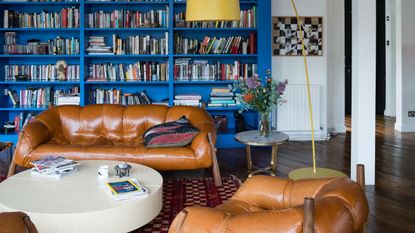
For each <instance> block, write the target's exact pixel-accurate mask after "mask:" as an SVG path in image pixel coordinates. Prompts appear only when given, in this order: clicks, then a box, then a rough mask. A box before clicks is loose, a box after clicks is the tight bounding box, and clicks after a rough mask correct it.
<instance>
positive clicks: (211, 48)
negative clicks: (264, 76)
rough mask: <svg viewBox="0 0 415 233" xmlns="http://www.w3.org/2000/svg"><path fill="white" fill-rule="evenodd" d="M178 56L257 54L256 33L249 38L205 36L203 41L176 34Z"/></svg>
mask: <svg viewBox="0 0 415 233" xmlns="http://www.w3.org/2000/svg"><path fill="white" fill-rule="evenodd" d="M174 41H175V53H176V54H255V53H256V33H254V32H252V33H250V36H249V38H244V37H242V36H231V37H227V38H226V37H221V38H217V37H209V36H205V38H204V39H203V41H199V40H198V39H189V38H184V37H183V36H182V35H179V34H175V37H174Z"/></svg>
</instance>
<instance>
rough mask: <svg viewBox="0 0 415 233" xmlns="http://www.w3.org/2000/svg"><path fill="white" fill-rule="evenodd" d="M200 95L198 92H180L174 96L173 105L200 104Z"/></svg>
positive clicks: (197, 105)
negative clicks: (180, 93)
mask: <svg viewBox="0 0 415 233" xmlns="http://www.w3.org/2000/svg"><path fill="white" fill-rule="evenodd" d="M201 100H202V96H201V95H200V94H182V95H175V96H174V105H181V106H194V107H201V106H202V102H201Z"/></svg>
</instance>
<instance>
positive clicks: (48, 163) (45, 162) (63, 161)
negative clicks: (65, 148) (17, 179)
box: [31, 156, 79, 178]
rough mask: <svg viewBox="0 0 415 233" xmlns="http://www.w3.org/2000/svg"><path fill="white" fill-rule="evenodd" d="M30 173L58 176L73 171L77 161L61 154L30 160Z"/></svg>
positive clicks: (77, 165) (76, 167)
mask: <svg viewBox="0 0 415 233" xmlns="http://www.w3.org/2000/svg"><path fill="white" fill-rule="evenodd" d="M31 164H32V165H33V168H32V174H33V175H41V176H45V177H52V178H60V177H61V176H62V175H65V174H68V173H70V172H72V171H75V170H77V169H78V167H79V163H78V162H76V161H73V160H71V159H67V158H65V157H62V156H48V157H46V158H44V159H39V160H35V161H33V162H31Z"/></svg>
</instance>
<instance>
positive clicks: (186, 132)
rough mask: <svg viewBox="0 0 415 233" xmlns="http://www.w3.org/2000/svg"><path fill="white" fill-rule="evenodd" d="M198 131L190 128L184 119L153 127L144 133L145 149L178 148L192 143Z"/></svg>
mask: <svg viewBox="0 0 415 233" xmlns="http://www.w3.org/2000/svg"><path fill="white" fill-rule="evenodd" d="M198 133H199V130H198V129H196V128H194V127H192V125H191V124H190V122H189V120H188V119H187V118H186V117H184V116H183V117H181V118H180V119H179V120H177V121H172V122H167V123H163V124H160V125H155V126H153V127H151V128H149V129H148V130H147V131H146V132H145V133H144V145H145V146H146V147H147V148H155V147H180V146H186V145H188V144H189V143H191V142H192V140H193V138H194V137H196V135H197V134H198Z"/></svg>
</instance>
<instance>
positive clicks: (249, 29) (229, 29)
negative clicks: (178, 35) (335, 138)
mask: <svg viewBox="0 0 415 233" xmlns="http://www.w3.org/2000/svg"><path fill="white" fill-rule="evenodd" d="M174 30H175V31H190V32H192V31H194V32H200V31H203V32H207V31H213V32H221V31H224V32H232V33H235V32H246V31H249V32H255V31H257V30H258V29H256V28H174Z"/></svg>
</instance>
